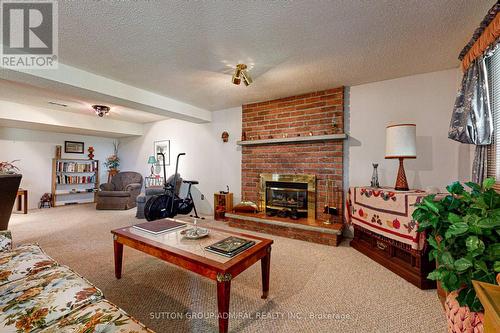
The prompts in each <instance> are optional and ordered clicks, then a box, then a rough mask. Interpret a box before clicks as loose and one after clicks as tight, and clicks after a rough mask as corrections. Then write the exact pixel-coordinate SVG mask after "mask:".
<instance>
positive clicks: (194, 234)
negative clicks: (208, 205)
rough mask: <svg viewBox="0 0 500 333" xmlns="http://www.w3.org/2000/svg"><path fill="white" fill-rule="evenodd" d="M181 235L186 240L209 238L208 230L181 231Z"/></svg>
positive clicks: (196, 228) (192, 229) (191, 229)
mask: <svg viewBox="0 0 500 333" xmlns="http://www.w3.org/2000/svg"><path fill="white" fill-rule="evenodd" d="M181 235H182V236H184V238H186V239H200V238H203V237H206V236H208V229H206V228H198V227H194V228H189V229H185V230H182V231H181Z"/></svg>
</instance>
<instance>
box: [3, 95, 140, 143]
mask: <svg viewBox="0 0 500 333" xmlns="http://www.w3.org/2000/svg"><path fill="white" fill-rule="evenodd" d="M0 126H3V127H15V128H26V129H34V130H43V131H53V132H62V133H75V134H85V135H97V136H104V137H127V136H140V135H143V134H144V126H143V125H142V124H138V123H132V122H128V121H122V120H114V119H109V118H108V119H106V118H100V117H97V116H95V117H93V116H86V115H81V114H77V113H73V112H66V111H56V110H50V109H42V108H38V107H34V106H31V105H26V104H19V103H12V102H8V101H0Z"/></svg>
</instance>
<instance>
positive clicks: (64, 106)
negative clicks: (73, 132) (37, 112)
mask: <svg viewBox="0 0 500 333" xmlns="http://www.w3.org/2000/svg"><path fill="white" fill-rule="evenodd" d="M49 104H52V105H57V106H62V107H63V108H66V107H68V105H67V104H63V103H57V102H52V101H49Z"/></svg>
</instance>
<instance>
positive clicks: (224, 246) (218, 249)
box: [205, 236, 255, 258]
mask: <svg viewBox="0 0 500 333" xmlns="http://www.w3.org/2000/svg"><path fill="white" fill-rule="evenodd" d="M254 244H255V242H254V241H250V240H248V239H243V238H239V237H234V236H231V237H227V238H224V239H223V240H221V241H218V242H217V243H214V244H212V245H209V246H207V247H205V249H206V250H207V251H209V252H212V253H216V254H220V255H222V256H226V257H230V258H231V257H234V256H235V255H237V254H238V253H241V252H242V251H245V250H246V249H248V248H249V247H252V246H253V245H254Z"/></svg>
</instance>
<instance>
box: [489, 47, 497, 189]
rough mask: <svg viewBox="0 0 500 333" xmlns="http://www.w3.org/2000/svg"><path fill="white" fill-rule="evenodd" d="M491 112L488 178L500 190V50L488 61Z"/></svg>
mask: <svg viewBox="0 0 500 333" xmlns="http://www.w3.org/2000/svg"><path fill="white" fill-rule="evenodd" d="M487 61H488V72H489V73H488V80H489V89H490V103H491V112H492V114H493V143H492V144H491V146H490V147H489V148H488V169H487V173H488V177H495V178H496V180H497V184H496V187H495V188H496V189H497V190H500V50H497V52H495V53H494V54H493V56H491V57H490V58H488V59H487Z"/></svg>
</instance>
